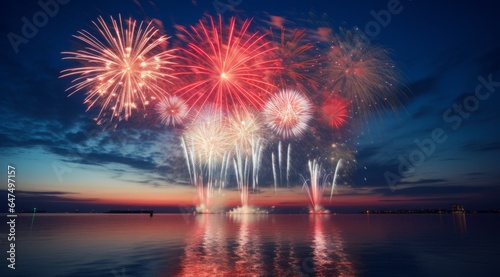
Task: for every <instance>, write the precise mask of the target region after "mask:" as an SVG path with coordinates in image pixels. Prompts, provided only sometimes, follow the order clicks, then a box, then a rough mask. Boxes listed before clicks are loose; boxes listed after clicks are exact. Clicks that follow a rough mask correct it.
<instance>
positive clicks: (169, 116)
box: [156, 96, 188, 127]
mask: <svg viewBox="0 0 500 277" xmlns="http://www.w3.org/2000/svg"><path fill="white" fill-rule="evenodd" d="M156 111H157V112H158V114H159V115H160V120H161V122H162V123H163V124H165V125H167V126H170V125H172V126H174V127H175V125H176V124H177V125H181V124H182V123H183V121H184V118H186V116H187V112H188V107H187V105H186V103H184V101H182V99H180V98H179V97H177V96H168V97H165V98H163V99H161V100H160V102H159V103H158V104H157V105H156Z"/></svg>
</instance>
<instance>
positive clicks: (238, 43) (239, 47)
mask: <svg viewBox="0 0 500 277" xmlns="http://www.w3.org/2000/svg"><path fill="white" fill-rule="evenodd" d="M250 23H251V20H245V21H244V22H243V23H242V25H241V27H239V28H237V27H236V19H235V18H234V17H233V18H231V19H230V21H229V25H227V26H223V22H222V17H220V16H219V20H218V22H215V21H214V19H213V18H212V17H210V18H209V23H205V22H204V21H201V20H200V22H199V24H198V25H197V26H191V27H190V28H189V29H187V28H184V27H179V29H180V31H181V34H180V37H181V38H183V39H184V40H185V41H186V43H187V47H185V48H183V49H182V55H181V57H182V59H181V60H182V61H183V62H182V64H181V65H180V66H179V68H180V69H179V72H178V75H179V77H180V78H181V81H182V82H183V86H182V87H181V88H180V89H178V90H177V91H176V94H178V95H181V96H182V97H183V98H184V99H186V101H187V102H188V103H190V104H191V105H192V106H194V105H198V106H203V105H205V104H206V103H207V102H212V103H214V104H216V105H217V106H219V107H221V108H222V109H224V108H225V109H226V110H228V109H229V108H230V107H231V106H234V105H238V106H241V107H248V106H251V107H254V108H257V109H258V108H260V107H261V106H262V104H263V103H264V102H265V100H266V99H267V97H268V96H269V95H270V92H269V91H270V90H271V89H273V88H274V87H275V86H274V85H273V84H272V83H271V82H269V81H267V80H268V79H269V78H268V77H267V75H268V74H270V73H272V71H275V70H278V69H280V67H278V66H276V64H277V61H276V60H274V59H272V58H271V53H272V51H274V50H275V48H273V47H272V45H271V43H270V42H269V41H267V40H266V38H265V36H266V35H265V34H259V33H251V32H249V31H248V28H249V27H250Z"/></svg>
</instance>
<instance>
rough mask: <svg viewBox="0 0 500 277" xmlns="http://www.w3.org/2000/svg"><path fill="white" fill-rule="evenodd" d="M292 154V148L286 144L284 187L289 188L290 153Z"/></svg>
mask: <svg viewBox="0 0 500 277" xmlns="http://www.w3.org/2000/svg"><path fill="white" fill-rule="evenodd" d="M291 152H292V146H291V144H290V143H289V144H288V150H287V151H286V186H287V187H288V186H289V181H290V153H291Z"/></svg>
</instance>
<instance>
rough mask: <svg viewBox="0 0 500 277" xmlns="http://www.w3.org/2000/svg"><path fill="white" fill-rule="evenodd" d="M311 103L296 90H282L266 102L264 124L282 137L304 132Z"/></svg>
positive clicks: (285, 137)
mask: <svg viewBox="0 0 500 277" xmlns="http://www.w3.org/2000/svg"><path fill="white" fill-rule="evenodd" d="M312 108H313V107H312V104H311V102H310V101H309V99H307V98H306V97H305V96H304V95H302V94H301V93H300V92H298V91H296V90H283V91H281V92H280V93H278V94H276V95H274V96H273V97H272V98H271V99H269V101H268V102H267V103H266V106H265V107H264V110H263V114H264V118H265V121H266V125H267V126H268V127H269V128H270V129H271V130H273V131H274V132H275V133H276V134H278V135H279V136H281V137H283V138H284V139H287V138H291V137H298V136H300V135H302V133H304V132H305V130H306V129H307V127H308V123H309V121H310V120H311V117H312V114H313V113H312Z"/></svg>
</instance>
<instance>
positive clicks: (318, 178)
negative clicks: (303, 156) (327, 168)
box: [302, 159, 342, 213]
mask: <svg viewBox="0 0 500 277" xmlns="http://www.w3.org/2000/svg"><path fill="white" fill-rule="evenodd" d="M341 163H342V160H339V162H338V163H337V167H336V168H335V173H334V175H333V182H332V190H331V194H330V199H331V197H332V194H333V190H334V188H335V181H336V179H337V173H338V170H339V168H340V167H341ZM307 165H308V169H309V174H310V179H309V183H308V182H307V181H304V185H303V187H302V188H303V189H304V188H305V189H306V191H307V195H308V196H309V202H310V203H311V207H310V212H311V213H329V211H328V210H325V209H324V208H323V207H322V206H321V200H322V198H323V192H324V191H325V188H326V186H327V185H328V177H330V174H325V172H324V170H323V167H322V166H321V164H320V163H319V162H318V161H317V160H316V159H314V160H312V161H308V163H307Z"/></svg>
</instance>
